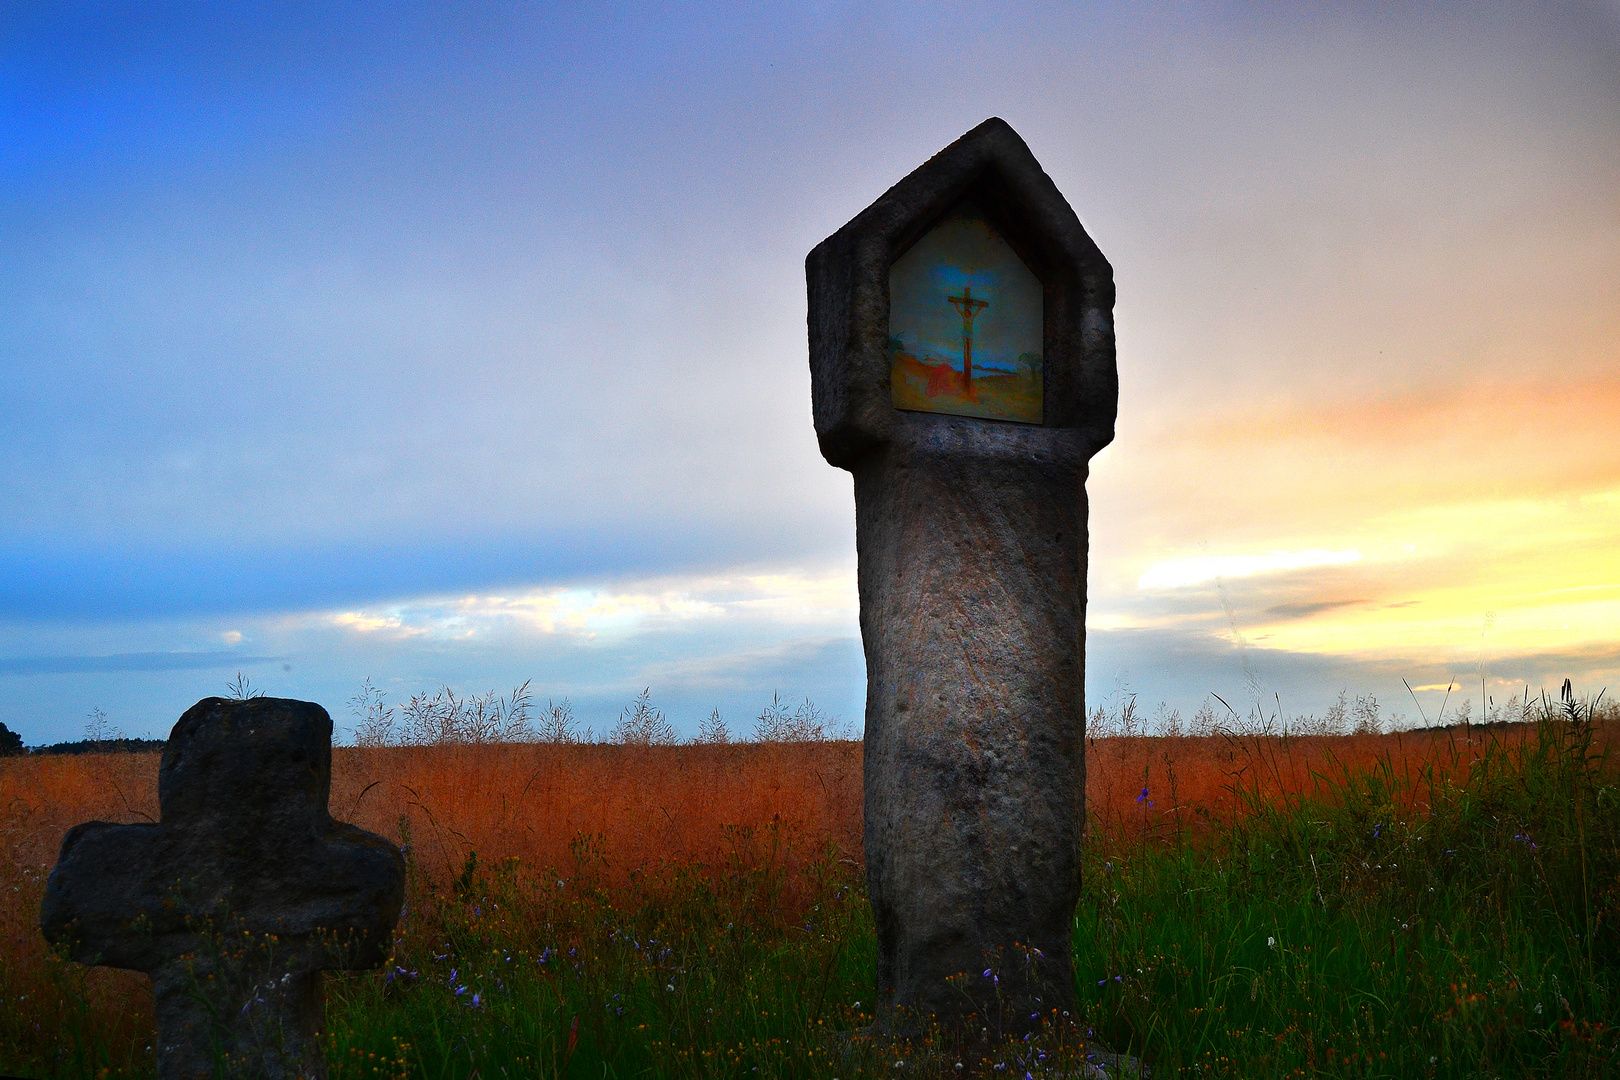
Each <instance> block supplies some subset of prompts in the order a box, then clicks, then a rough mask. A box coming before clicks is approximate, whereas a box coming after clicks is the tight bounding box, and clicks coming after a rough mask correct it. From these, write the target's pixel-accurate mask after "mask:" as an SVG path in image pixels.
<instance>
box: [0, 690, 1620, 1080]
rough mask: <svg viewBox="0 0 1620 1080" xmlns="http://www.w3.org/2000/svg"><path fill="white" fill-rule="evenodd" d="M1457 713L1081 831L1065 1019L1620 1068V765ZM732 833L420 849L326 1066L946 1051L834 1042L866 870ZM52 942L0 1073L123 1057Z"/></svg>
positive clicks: (1253, 1047) (340, 1022) (1493, 1071)
mask: <svg viewBox="0 0 1620 1080" xmlns="http://www.w3.org/2000/svg"><path fill="white" fill-rule="evenodd" d="M1460 738H1461V736H1459V739H1460ZM1473 738H1474V739H1475V740H1476V742H1474V743H1472V744H1465V743H1462V742H1459V743H1458V744H1457V756H1456V758H1455V760H1454V761H1452V762H1451V763H1450V767H1449V768H1445V767H1442V768H1441V769H1439V770H1430V771H1428V772H1425V773H1424V774H1423V775H1421V776H1417V777H1413V778H1410V779H1405V778H1402V777H1399V776H1397V774H1396V770H1395V769H1393V768H1392V767H1391V766H1390V764H1389V762H1388V761H1387V760H1385V761H1384V762H1382V763H1380V764H1379V765H1377V766H1375V767H1373V768H1371V769H1368V770H1360V771H1350V770H1346V769H1337V770H1332V769H1330V770H1329V771H1328V773H1327V774H1326V775H1322V776H1320V777H1318V781H1319V783H1318V785H1317V787H1316V789H1315V790H1314V791H1312V792H1311V793H1309V794H1308V795H1306V796H1298V797H1288V798H1284V799H1280V800H1279V799H1278V798H1277V797H1276V794H1275V791H1274V790H1271V789H1270V788H1269V787H1268V785H1267V783H1266V780H1265V777H1266V775H1267V772H1266V762H1265V761H1263V760H1252V761H1250V762H1249V763H1248V764H1250V765H1251V766H1252V767H1251V768H1248V769H1246V770H1243V771H1242V772H1241V773H1240V774H1239V775H1242V776H1243V777H1245V780H1244V783H1245V784H1246V785H1247V786H1246V787H1245V788H1244V789H1243V790H1242V792H1241V794H1242V795H1244V797H1245V799H1246V806H1247V811H1246V813H1243V814H1239V815H1237V817H1236V819H1235V820H1234V821H1232V822H1229V823H1226V824H1223V825H1219V826H1216V827H1213V828H1209V827H1207V826H1206V827H1205V828H1202V829H1201V830H1200V831H1199V832H1198V833H1197V834H1196V836H1195V835H1194V834H1193V833H1192V832H1191V831H1187V830H1182V831H1168V832H1165V833H1162V834H1159V835H1150V836H1146V837H1142V838H1140V839H1138V840H1136V841H1132V842H1130V843H1128V844H1127V843H1120V842H1116V843H1115V844H1114V845H1113V846H1112V847H1106V848H1105V847H1104V846H1103V845H1101V844H1093V845H1091V846H1090V847H1089V848H1088V851H1087V855H1086V874H1085V891H1084V898H1083V901H1082V903H1081V906H1080V909H1079V912H1078V914H1077V918H1076V933H1075V943H1076V946H1075V955H1076V960H1077V968H1078V972H1079V983H1080V985H1079V990H1080V996H1081V999H1082V1014H1081V1016H1080V1017H1079V1018H1078V1019H1079V1021H1080V1023H1081V1024H1082V1025H1084V1026H1086V1027H1089V1028H1090V1029H1092V1030H1094V1032H1095V1036H1096V1038H1097V1040H1098V1041H1099V1042H1100V1043H1101V1044H1103V1045H1106V1046H1109V1047H1111V1048H1113V1049H1116V1050H1129V1051H1130V1052H1131V1053H1134V1054H1137V1055H1140V1056H1141V1057H1142V1058H1143V1059H1145V1060H1146V1061H1147V1062H1148V1063H1150V1064H1151V1065H1152V1066H1153V1067H1154V1069H1155V1075H1156V1076H1241V1077H1245V1078H1256V1077H1283V1076H1329V1077H1358V1078H1360V1077H1385V1076H1387V1077H1429V1076H1433V1077H1479V1076H1504V1077H1508V1076H1559V1077H1564V1076H1593V1077H1597V1076H1606V1075H1617V1074H1620V1041H1617V1032H1616V1028H1617V1026H1620V1014H1617V1000H1620V999H1617V995H1620V935H1617V928H1616V921H1617V918H1620V910H1617V908H1620V784H1617V781H1616V777H1615V774H1614V770H1613V769H1612V768H1611V767H1610V762H1608V761H1607V760H1606V758H1605V757H1604V756H1603V755H1602V754H1601V753H1599V752H1598V750H1597V749H1596V748H1595V746H1594V739H1593V729H1592V726H1591V724H1590V723H1589V722H1588V720H1587V717H1586V716H1585V714H1584V713H1583V712H1582V710H1580V709H1577V708H1571V709H1569V710H1567V711H1566V712H1565V713H1562V714H1555V715H1548V716H1546V717H1544V718H1543V719H1542V721H1541V722H1540V723H1539V724H1537V725H1536V727H1535V730H1534V732H1533V733H1531V734H1529V735H1528V736H1526V737H1525V738H1523V739H1522V740H1514V739H1502V738H1499V737H1498V736H1497V735H1494V734H1492V733H1489V732H1486V733H1481V732H1478V731H1476V732H1475V733H1474V734H1473ZM1477 740H1483V742H1479V741H1477ZM731 839H732V855H731V856H730V857H729V858H728V859H727V860H725V861H724V862H723V863H722V864H721V865H717V866H712V867H695V866H694V867H684V868H679V867H678V868H673V869H671V870H669V871H667V872H664V873H660V874H657V875H652V876H633V877H632V879H631V881H630V883H629V884H628V886H626V885H625V884H623V883H622V882H616V883H615V884H614V885H613V887H611V888H609V887H608V885H607V884H606V882H607V878H608V873H607V872H608V870H609V869H611V868H607V867H605V866H604V865H603V863H602V860H601V858H600V856H599V855H598V854H597V852H598V851H599V850H600V848H599V845H598V844H597V843H596V842H593V841H592V840H591V839H589V838H583V837H582V838H580V839H578V840H577V841H576V842H575V844H574V846H573V859H572V865H570V866H566V867H563V868H561V869H560V870H544V871H542V870H539V869H537V868H531V867H526V866H522V865H519V864H517V863H516V862H510V863H503V864H497V865H494V866H483V865H481V864H480V863H479V862H478V861H477V859H476V858H474V857H469V859H468V861H467V863H466V865H465V866H464V867H462V869H461V872H460V873H459V875H457V876H456V877H455V878H454V879H453V880H444V881H435V880H430V879H429V878H428V877H427V876H426V875H425V874H424V873H423V871H422V870H421V868H420V867H419V866H416V865H415V864H414V863H413V865H412V870H411V880H410V886H409V896H410V900H409V907H408V911H407V915H406V917H405V919H404V920H403V921H402V929H401V936H400V938H399V943H398V947H397V949H396V955H395V957H394V959H393V961H392V962H391V964H390V966H389V968H388V969H387V971H385V972H364V973H351V974H344V975H339V976H335V977H333V978H331V979H330V980H329V981H328V1012H327V1015H328V1021H329V1028H330V1038H331V1046H330V1050H329V1054H328V1058H329V1061H330V1064H331V1068H332V1075H333V1076H334V1077H335V1078H346V1077H370V1076H401V1077H406V1076H408V1077H432V1078H438V1077H457V1078H471V1077H474V1076H477V1077H480V1078H483V1080H488V1078H491V1077H497V1076H556V1075H560V1076H568V1077H577V1078H584V1077H591V1078H598V1077H632V1076H671V1077H682V1076H730V1077H746V1078H751V1077H851V1076H861V1075H867V1076H871V1075H877V1074H879V1073H882V1074H883V1075H886V1076H897V1075H903V1074H906V1073H909V1074H911V1075H923V1074H928V1073H930V1072H931V1071H942V1072H946V1073H954V1060H953V1058H954V1055H951V1054H949V1053H948V1052H947V1049H946V1048H945V1047H944V1046H943V1045H930V1044H929V1043H928V1042H927V1040H924V1041H922V1042H921V1043H919V1044H916V1045H912V1044H902V1045H900V1046H893V1045H880V1044H875V1043H872V1042H870V1041H864V1040H862V1039H859V1038H857V1039H855V1040H853V1041H852V1040H851V1039H850V1037H849V1035H848V1032H850V1031H851V1030H852V1029H856V1028H859V1027H861V1026H862V1025H864V1024H867V1023H869V1022H870V1020H871V1016H872V1013H873V1008H872V1006H873V1002H872V1000H871V994H872V978H873V963H874V955H875V941H874V938H873V930H872V924H871V918H870V911H869V908H868V906H867V904H866V901H865V898H864V894H863V891H862V887H861V884H860V879H859V874H858V871H857V870H856V868H854V867H853V866H851V865H850V864H849V863H848V862H847V861H841V860H840V859H838V858H837V857H836V853H835V852H832V851H828V852H825V853H823V854H822V855H821V857H820V858H818V859H814V860H811V861H809V862H808V863H807V864H806V863H804V862H803V861H800V860H794V861H793V865H796V866H798V867H799V869H797V870H795V871H793V872H791V873H790V872H789V870H788V869H787V867H788V866H789V865H790V860H789V859H788V858H787V854H788V853H786V852H784V851H783V850H782V846H781V843H780V841H779V838H778V837H777V836H776V834H775V833H774V832H772V831H770V830H767V831H765V832H763V833H760V834H754V833H752V832H749V831H747V830H737V832H736V833H735V834H733V836H732V838H731ZM59 966H60V967H61V969H62V970H63V974H62V975H61V976H60V979H61V980H62V985H63V986H65V987H67V989H65V990H62V991H61V995H62V998H61V999H62V1001H63V1010H64V1011H63V1013H62V1016H61V1018H60V1026H59V1027H58V1028H57V1029H56V1030H57V1035H56V1036H55V1038H56V1040H57V1043H58V1045H56V1046H55V1047H54V1049H53V1050H52V1051H51V1052H50V1053H47V1054H44V1055H41V1054H38V1053H32V1052H28V1051H26V1050H24V1052H22V1053H18V1052H16V1051H13V1050H8V1049H7V1048H4V1047H0V1070H3V1071H13V1072H19V1073H23V1074H26V1075H46V1074H50V1075H60V1076H64V1077H66V1076H72V1077H83V1076H91V1075H108V1073H103V1072H102V1071H101V1069H100V1068H98V1067H97V1063H108V1064H111V1063H117V1062H121V1061H128V1060H131V1057H132V1055H131V1054H130V1052H129V1048H127V1047H123V1046H111V1045H106V1040H107V1039H108V1038H111V1037H112V1036H111V1034H110V1033H109V1030H108V1029H106V1028H104V1027H98V1026H97V1022H96V1020H95V1018H94V1016H93V1014H92V1012H91V1011H89V1010H85V1009H82V1008H81V1009H79V1010H78V1012H77V1013H73V1012H72V1008H73V1003H72V997H73V992H74V991H73V990H72V986H71V983H72V979H73V976H72V975H71V972H70V971H68V969H70V968H71V967H73V965H59ZM81 981H82V980H81ZM11 989H12V991H14V990H15V988H11ZM75 1016H77V1017H78V1019H74V1017H75ZM839 1033H843V1034H839ZM125 1037H126V1038H127V1035H126V1036H125ZM98 1040H99V1041H98ZM18 1049H23V1048H21V1047H19V1048H18ZM1074 1052H1075V1049H1074V1046H1073V1045H1072V1044H1063V1043H1061V1041H1060V1040H1059V1039H1057V1038H1056V1036H1055V1035H1054V1036H1052V1037H1048V1038H1042V1037H1037V1038H1035V1039H1033V1040H1031V1041H1030V1042H1029V1043H1027V1044H1026V1043H1015V1044H1009V1045H1007V1046H1004V1047H999V1048H994V1049H993V1051H992V1053H991V1054H990V1058H991V1060H990V1061H988V1062H981V1063H980V1064H983V1065H985V1066H986V1067H987V1068H988V1070H989V1071H990V1072H991V1073H992V1074H996V1073H999V1072H1003V1071H1004V1072H1006V1073H1007V1074H1008V1075H1016V1076H1024V1075H1025V1074H1026V1073H1028V1074H1031V1075H1035V1076H1041V1075H1078V1073H1077V1072H1076V1068H1077V1067H1076V1065H1075V1063H1074V1060H1073V1056H1072V1055H1073V1053H1074ZM134 1056H135V1057H139V1055H134ZM146 1060H148V1061H149V1059H146ZM896 1061H902V1062H904V1065H902V1066H900V1067H898V1068H897V1067H896V1065H895V1062H896ZM998 1064H999V1065H1001V1066H1003V1068H1002V1069H1000V1070H998V1069H996V1068H995V1066H996V1065H998ZM146 1068H147V1069H150V1065H149V1064H148V1065H146ZM139 1073H140V1069H139V1067H136V1068H133V1069H130V1068H123V1069H120V1068H116V1067H115V1068H112V1069H111V1071H110V1075H126V1074H127V1075H139Z"/></svg>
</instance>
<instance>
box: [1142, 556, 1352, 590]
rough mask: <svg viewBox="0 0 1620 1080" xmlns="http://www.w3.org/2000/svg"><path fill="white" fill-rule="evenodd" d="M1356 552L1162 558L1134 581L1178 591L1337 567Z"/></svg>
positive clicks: (1144, 586) (1146, 586)
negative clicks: (1284, 572) (1223, 580)
mask: <svg viewBox="0 0 1620 1080" xmlns="http://www.w3.org/2000/svg"><path fill="white" fill-rule="evenodd" d="M1360 558H1361V552H1359V551H1353V550H1352V551H1327V550H1323V549H1313V550H1309V551H1268V552H1264V553H1263V554H1257V555H1217V556H1194V557H1192V558H1184V559H1166V560H1165V561H1164V562H1160V563H1155V564H1154V565H1152V566H1150V567H1149V568H1148V569H1147V570H1145V571H1143V573H1142V576H1141V577H1140V578H1138V579H1137V581H1136V587H1137V588H1139V589H1178V588H1181V587H1183V586H1186V585H1201V584H1203V583H1204V582H1206V581H1214V580H1215V579H1216V578H1240V577H1253V576H1255V575H1256V574H1270V573H1276V572H1277V571H1279V570H1300V569H1303V568H1305V567H1311V566H1338V565H1341V564H1343V563H1352V562H1357V561H1359V560H1360Z"/></svg>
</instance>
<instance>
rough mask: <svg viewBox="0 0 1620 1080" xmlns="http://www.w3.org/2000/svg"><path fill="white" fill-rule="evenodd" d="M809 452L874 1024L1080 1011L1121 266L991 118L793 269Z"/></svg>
mask: <svg viewBox="0 0 1620 1080" xmlns="http://www.w3.org/2000/svg"><path fill="white" fill-rule="evenodd" d="M805 270H806V276H807V277H808V279H809V330H810V374H811V385H812V392H813V397H814V414H815V426H816V435H817V437H818V438H819V440H820V444H821V452H822V454H823V455H824V456H825V457H826V459H827V460H828V461H829V462H831V463H832V464H833V465H836V466H838V467H840V468H844V469H848V470H849V471H850V472H851V473H853V474H854V478H855V528H856V545H857V548H858V551H859V574H860V603H861V636H862V639H863V641H864V644H865V650H866V672H867V697H866V781H865V783H866V793H865V794H866V827H865V829H866V831H865V843H866V864H867V882H868V885H869V887H870V892H871V898H872V906H873V909H874V914H875V916H876V922H877V934H878V969H877V979H878V990H879V993H880V995H881V997H882V998H883V1000H884V1003H885V1004H886V1005H887V1006H888V1007H889V1008H890V1010H891V1011H890V1012H889V1013H888V1016H887V1019H886V1021H884V1022H885V1023H886V1024H887V1025H888V1026H889V1027H891V1028H903V1027H909V1026H911V1025H912V1024H915V1023H919V1022H922V1021H923V1019H924V1018H926V1017H928V1016H930V1015H931V1016H933V1017H935V1018H936V1019H938V1020H939V1021H942V1022H946V1023H962V1024H971V1026H972V1028H974V1029H980V1030H989V1031H992V1032H995V1033H998V1034H1001V1033H1018V1032H1020V1031H1023V1030H1027V1029H1029V1028H1032V1027H1034V1026H1036V1025H1037V1024H1038V1022H1039V1021H1038V1019H1037V1018H1047V1019H1049V1018H1051V1017H1052V1016H1053V1015H1054V1012H1055V1013H1056V1014H1058V1015H1061V1014H1062V1013H1063V1012H1064V1011H1065V1010H1067V1011H1069V1012H1071V1013H1072V1012H1073V1011H1074V1008H1075V1002H1076V999H1075V988H1074V971H1073V963H1072V959H1071V952H1070V928H1071V925H1072V920H1073V916H1074V910H1075V904H1076V902H1077V901H1078V898H1079V889H1080V859H1079V846H1080V836H1081V828H1082V825H1083V823H1084V816H1085V790H1084V789H1085V756H1084V755H1085V743H1084V738H1083V736H1084V730H1083V726H1084V723H1085V685H1084V682H1085V663H1084V656H1085V588H1086V548H1087V534H1086V528H1087V510H1086V491H1085V481H1086V475H1087V470H1088V463H1089V461H1090V459H1091V457H1092V455H1093V454H1095V453H1096V452H1097V451H1098V450H1101V449H1102V448H1103V447H1104V446H1106V445H1107V444H1108V443H1109V442H1110V441H1111V440H1112V439H1113V436H1114V417H1115V413H1116V409H1117V404H1118V392H1119V383H1118V374H1117V371H1116V369H1115V366H1114V334H1113V304H1114V282H1113V270H1112V268H1111V267H1110V266H1109V265H1108V261H1107V260H1106V259H1105V258H1103V255H1102V253H1101V252H1100V251H1099V250H1098V249H1097V246H1096V244H1094V243H1092V241H1091V238H1090V237H1089V236H1087V235H1086V231H1085V229H1084V228H1082V227H1081V224H1080V220H1079V218H1077V217H1076V216H1075V213H1074V211H1073V210H1072V209H1071V208H1070V206H1069V204H1068V203H1067V202H1066V201H1065V200H1064V198H1063V196H1062V195H1061V194H1060V193H1059V192H1058V189H1057V187H1056V186H1055V185H1054V184H1053V183H1052V180H1051V178H1050V177H1048V176H1047V175H1046V173H1045V172H1043V171H1042V170H1041V166H1040V164H1039V163H1038V162H1037V161H1036V160H1035V158H1034V156H1033V155H1032V154H1031V153H1030V151H1029V148H1028V147H1027V146H1026V145H1025V144H1024V141H1023V140H1022V139H1021V138H1019V137H1018V134H1017V133H1016V132H1015V131H1013V129H1012V128H1011V127H1010V126H1008V125H1007V124H1006V123H1005V122H1004V121H1002V120H998V119H992V120H987V121H985V122H984V123H982V124H980V125H979V126H978V127H976V128H974V129H973V130H972V131H970V132H968V133H967V134H966V135H964V136H962V138H960V139H958V140H957V141H956V142H954V143H952V144H951V145H950V146H948V147H946V148H945V149H944V150H943V151H941V152H940V153H939V154H938V155H936V156H935V157H934V158H932V159H930V160H929V161H928V162H927V163H926V164H924V165H923V166H922V167H921V168H919V169H917V170H916V171H915V172H913V173H912V174H911V175H910V176H907V177H906V178H905V179H904V180H901V181H900V182H899V183H898V184H896V185H895V186H894V187H892V188H890V189H889V190H888V191H887V192H886V193H885V194H884V195H883V197H882V198H880V199H878V200H877V201H876V202H874V203H873V204H872V205H871V206H869V207H867V208H866V209H865V210H863V211H862V212H861V213H860V214H859V215H857V216H856V217H855V219H854V220H853V221H851V222H850V223H849V224H847V225H845V226H844V227H843V228H842V229H839V230H838V232H836V233H834V234H833V235H832V236H830V237H828V238H827V239H826V240H824V241H823V242H822V243H821V244H820V245H818V246H817V247H816V249H815V250H814V251H812V252H811V253H810V256H809V258H808V259H807V260H806V263H805Z"/></svg>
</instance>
